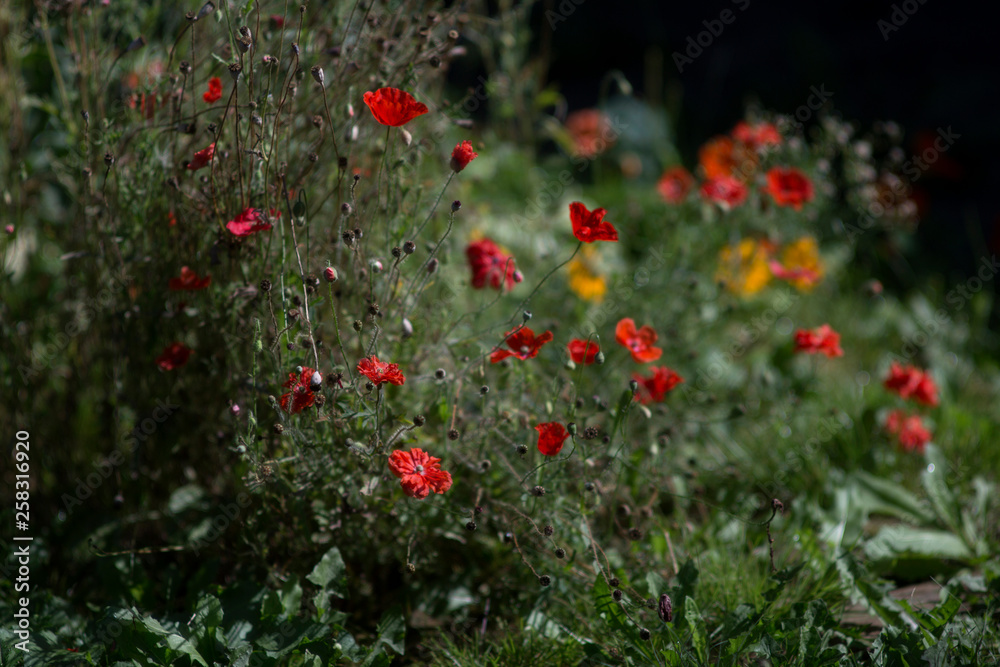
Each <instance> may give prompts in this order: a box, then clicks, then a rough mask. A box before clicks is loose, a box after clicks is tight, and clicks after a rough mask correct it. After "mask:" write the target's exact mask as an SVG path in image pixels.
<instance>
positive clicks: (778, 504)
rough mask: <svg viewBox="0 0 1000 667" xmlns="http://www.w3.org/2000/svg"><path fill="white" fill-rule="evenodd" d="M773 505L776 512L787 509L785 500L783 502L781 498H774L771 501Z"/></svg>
mask: <svg viewBox="0 0 1000 667" xmlns="http://www.w3.org/2000/svg"><path fill="white" fill-rule="evenodd" d="M771 507H772V509H774V511H775V512H784V511H785V504H784V503H783V502H781V501H780V500H778V499H777V498H775V499H774V500H772V501H771Z"/></svg>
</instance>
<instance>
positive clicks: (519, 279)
mask: <svg viewBox="0 0 1000 667" xmlns="http://www.w3.org/2000/svg"><path fill="white" fill-rule="evenodd" d="M511 277H512V278H513V279H514V282H515V283H519V282H522V281H523V280H524V274H523V273H521V270H520V269H517V270H516V271H514V275H513V276H511Z"/></svg>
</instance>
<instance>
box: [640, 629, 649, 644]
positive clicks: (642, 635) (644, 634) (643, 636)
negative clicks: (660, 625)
mask: <svg viewBox="0 0 1000 667" xmlns="http://www.w3.org/2000/svg"><path fill="white" fill-rule="evenodd" d="M649 636H650V635H649V630H647V629H646V628H640V629H639V639H641V640H643V641H646V640H647V639H649Z"/></svg>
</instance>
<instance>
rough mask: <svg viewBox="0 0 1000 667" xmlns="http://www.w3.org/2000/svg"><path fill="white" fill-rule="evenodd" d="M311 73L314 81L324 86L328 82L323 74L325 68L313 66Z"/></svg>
mask: <svg viewBox="0 0 1000 667" xmlns="http://www.w3.org/2000/svg"><path fill="white" fill-rule="evenodd" d="M309 71H310V72H311V73H312V77H313V80H314V81H315V82H316V83H318V84H319V85H321V86H322V85H323V84H324V82H325V81H326V77H325V76H324V74H323V68H322V67H320V66H319V65H313V66H312V69H311V70H309Z"/></svg>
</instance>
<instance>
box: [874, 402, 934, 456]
mask: <svg viewBox="0 0 1000 667" xmlns="http://www.w3.org/2000/svg"><path fill="white" fill-rule="evenodd" d="M885 430H886V431H888V432H889V433H890V434H892V435H895V436H897V438H898V442H899V446H900V447H901V448H902V449H903V451H905V452H913V451H915V452H917V453H920V454H922V453H923V452H924V446H925V445H926V444H927V443H928V442H930V440H931V432H930V431H928V430H927V428H925V427H924V424H923V422H922V421H921V420H920V415H907V414H906V413H904V412H903V411H902V410H893V411H892V412H890V413H889V414H888V416H886V419H885Z"/></svg>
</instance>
